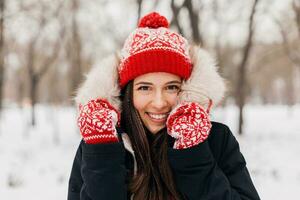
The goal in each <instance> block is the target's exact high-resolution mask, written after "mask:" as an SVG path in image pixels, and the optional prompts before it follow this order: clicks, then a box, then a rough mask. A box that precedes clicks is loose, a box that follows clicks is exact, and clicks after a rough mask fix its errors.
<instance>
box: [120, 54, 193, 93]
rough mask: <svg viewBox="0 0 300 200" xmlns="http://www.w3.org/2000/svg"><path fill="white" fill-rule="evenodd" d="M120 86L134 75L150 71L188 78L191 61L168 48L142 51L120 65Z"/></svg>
mask: <svg viewBox="0 0 300 200" xmlns="http://www.w3.org/2000/svg"><path fill="white" fill-rule="evenodd" d="M120 68H121V69H122V73H120V77H119V78H120V80H119V83H120V87H121V88H123V87H124V86H125V85H126V84H127V83H128V82H129V81H131V80H134V79H135V78H136V77H138V76H140V75H143V74H147V73H152V72H167V73H171V74H175V75H178V76H179V77H181V78H183V79H184V80H186V79H188V78H189V77H190V75H191V71H192V63H191V62H190V60H189V59H188V58H186V57H185V56H183V55H182V54H180V53H178V52H174V51H171V50H168V49H154V50H148V51H143V52H140V53H137V54H134V55H131V56H130V57H128V58H127V59H126V60H124V62H123V63H122V66H120Z"/></svg>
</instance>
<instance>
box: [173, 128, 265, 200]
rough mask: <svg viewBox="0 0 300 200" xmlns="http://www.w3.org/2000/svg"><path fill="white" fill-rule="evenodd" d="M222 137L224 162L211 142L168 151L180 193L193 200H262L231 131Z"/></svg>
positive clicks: (225, 131) (225, 132)
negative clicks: (216, 157) (216, 153)
mask: <svg viewBox="0 0 300 200" xmlns="http://www.w3.org/2000/svg"><path fill="white" fill-rule="evenodd" d="M219 134H222V135H223V136H222V137H220V138H216V139H221V140H223V141H222V144H223V145H222V148H221V149H219V151H220V152H222V153H221V154H220V161H216V159H215V157H214V155H213V153H212V151H211V147H210V145H209V142H208V141H207V140H206V141H205V142H203V143H201V144H199V145H197V146H195V147H192V148H189V149H181V150H177V149H171V148H170V149H169V150H168V156H169V162H170V166H171V168H172V170H173V174H174V178H175V181H176V185H177V187H178V190H179V191H180V192H181V194H182V195H183V196H184V197H185V199H189V200H196V199H206V200H219V199H222V200H259V199H260V198H259V196H258V194H257V192H256V190H255V187H254V185H253V183H252V181H251V178H250V175H249V173H248V170H247V168H246V162H245V160H244V157H243V155H242V154H241V152H240V150H239V145H238V142H237V141H236V139H235V138H234V136H233V135H232V133H231V132H230V130H229V129H228V127H226V128H224V129H223V130H222V133H219ZM212 148H213V147H212ZM216 148H218V147H216Z"/></svg>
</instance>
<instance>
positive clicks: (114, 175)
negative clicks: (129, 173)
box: [68, 142, 127, 200]
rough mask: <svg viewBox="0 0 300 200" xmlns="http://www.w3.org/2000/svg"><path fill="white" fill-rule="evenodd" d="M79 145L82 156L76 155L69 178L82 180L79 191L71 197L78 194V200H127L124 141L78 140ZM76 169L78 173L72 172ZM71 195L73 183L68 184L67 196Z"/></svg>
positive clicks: (75, 197) (69, 198) (70, 199)
mask: <svg viewBox="0 0 300 200" xmlns="http://www.w3.org/2000/svg"><path fill="white" fill-rule="evenodd" d="M80 148H81V160H79V158H77V155H76V157H75V160H74V164H73V168H72V172H71V178H70V182H73V183H74V182H76V179H77V180H80V179H81V180H82V184H81V188H80V195H77V196H76V195H73V196H74V199H78V197H79V196H80V200H94V199H95V200H98V199H111V200H126V199H127V185H126V182H125V179H126V167H125V148H124V145H123V143H121V142H119V143H110V144H86V143H85V142H81V145H80ZM77 153H78V152H77ZM76 159H77V160H76ZM79 162H80V163H79ZM78 167H79V168H80V174H79V172H78ZM73 170H74V172H73ZM75 172H77V173H76V174H75ZM72 173H73V175H74V176H73V175H72ZM79 176H80V177H81V178H79ZM71 180H72V181H71ZM71 195H72V187H71V186H69V194H68V200H73V199H72V198H71Z"/></svg>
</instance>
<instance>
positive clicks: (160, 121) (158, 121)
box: [146, 112, 169, 123]
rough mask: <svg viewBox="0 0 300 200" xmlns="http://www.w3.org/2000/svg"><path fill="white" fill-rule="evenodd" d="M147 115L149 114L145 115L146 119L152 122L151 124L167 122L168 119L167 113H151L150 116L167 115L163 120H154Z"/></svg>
mask: <svg viewBox="0 0 300 200" xmlns="http://www.w3.org/2000/svg"><path fill="white" fill-rule="evenodd" d="M149 113H151V112H146V115H147V117H148V118H149V119H150V120H151V121H152V122H155V123H163V122H165V121H167V118H168V115H169V112H165V113H151V114H154V115H167V116H166V117H165V118H163V119H155V118H152V117H151V116H150V115H149Z"/></svg>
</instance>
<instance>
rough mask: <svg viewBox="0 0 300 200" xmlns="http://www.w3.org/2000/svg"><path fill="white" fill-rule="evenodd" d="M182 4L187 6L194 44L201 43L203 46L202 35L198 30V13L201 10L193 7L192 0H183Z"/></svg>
mask: <svg viewBox="0 0 300 200" xmlns="http://www.w3.org/2000/svg"><path fill="white" fill-rule="evenodd" d="M183 5H184V6H185V7H186V8H187V10H188V13H189V16H190V24H191V29H192V36H193V42H194V43H195V44H201V45H203V46H204V44H203V39H202V35H201V33H200V31H199V24H200V19H199V13H201V12H199V11H198V10H195V9H194V6H193V3H192V0H185V2H184V4H183Z"/></svg>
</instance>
